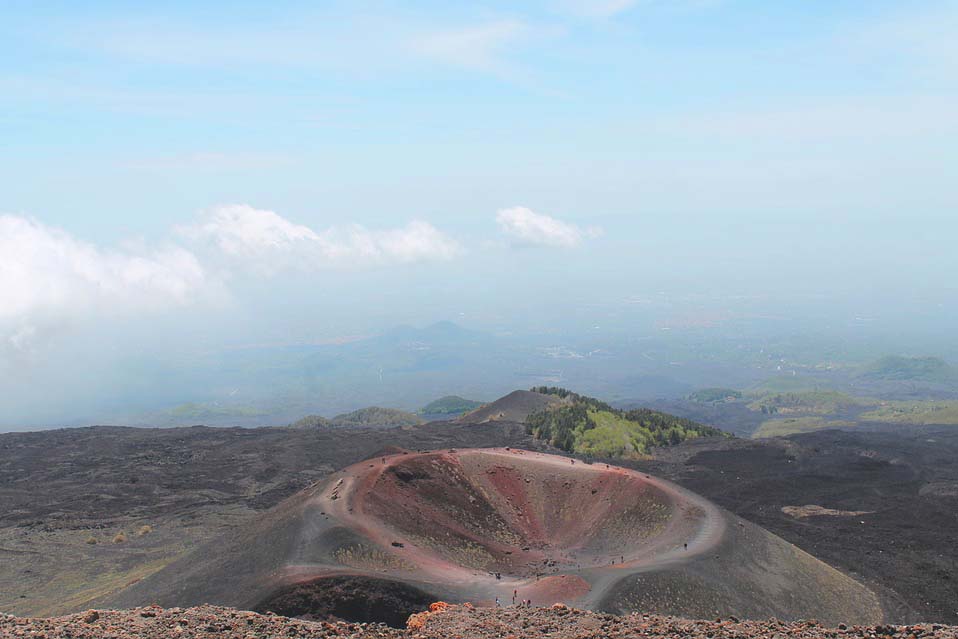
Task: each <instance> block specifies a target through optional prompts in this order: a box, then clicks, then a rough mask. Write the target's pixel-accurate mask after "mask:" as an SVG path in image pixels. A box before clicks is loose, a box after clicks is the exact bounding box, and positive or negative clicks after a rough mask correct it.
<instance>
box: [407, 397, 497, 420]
mask: <svg viewBox="0 0 958 639" xmlns="http://www.w3.org/2000/svg"><path fill="white" fill-rule="evenodd" d="M483 403H484V402H477V401H475V400H472V399H465V398H464V397H459V396H458V395H446V396H445V397H441V398H439V399H437V400H436V401H434V402H430V403H428V404H426V405H425V406H423V407H422V408H421V409H419V414H420V415H461V414H463V413H468V412H469V411H471V410H475V409H477V408H479V407H480V406H482V405H483Z"/></svg>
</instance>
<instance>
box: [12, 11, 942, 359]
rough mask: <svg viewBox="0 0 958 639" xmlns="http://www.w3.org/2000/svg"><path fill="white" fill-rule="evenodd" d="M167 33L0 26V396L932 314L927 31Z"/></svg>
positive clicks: (872, 22) (330, 21)
mask: <svg viewBox="0 0 958 639" xmlns="http://www.w3.org/2000/svg"><path fill="white" fill-rule="evenodd" d="M197 5H198V3H194V2H164V3H150V4H149V5H147V4H144V3H126V2H84V3H76V2H17V1H13V2H4V3H3V5H2V7H0V216H2V217H0V343H2V345H3V346H2V348H0V355H2V357H3V358H4V359H6V360H7V361H8V362H14V363H15V366H13V367H9V366H8V367H6V370H7V374H11V373H10V371H12V370H16V371H17V372H16V373H15V374H16V375H17V376H18V377H20V378H22V377H23V375H25V374H27V373H24V372H23V371H24V370H28V367H27V364H26V363H25V362H30V361H36V360H38V359H39V360H42V361H43V362H44V364H45V365H47V366H49V365H51V361H55V360H56V357H57V356H58V355H57V353H62V352H65V351H63V349H65V348H67V347H69V346H70V345H71V344H75V343H77V342H82V341H84V340H90V339H93V337H92V336H93V335H94V334H95V335H97V336H99V337H97V338H96V339H101V340H107V341H110V340H118V339H119V336H121V335H127V334H135V335H139V336H140V338H142V334H143V331H144V327H148V328H149V331H148V332H149V333H150V334H153V335H156V336H158V337H157V339H159V340H161V341H162V342H163V343H174V342H175V343H176V344H177V345H178V346H181V347H184V348H188V347H189V346H190V345H191V344H199V343H204V344H206V343H209V342H210V341H214V342H215V341H217V340H236V341H248V342H257V341H269V340H283V339H293V340H296V339H319V338H328V337H334V336H338V335H345V334H351V333H368V332H371V331H375V330H379V329H382V328H384V327H387V326H390V325H393V324H396V323H399V322H404V321H411V322H427V321H431V320H436V319H442V318H451V319H457V320H459V321H462V322H463V323H465V324H467V325H474V326H484V327H499V328H502V327H506V326H510V325H513V326H520V327H524V328H539V327H542V326H548V325H549V324H550V323H559V322H571V323H573V324H574V323H576V322H578V323H581V324H582V325H583V326H591V325H592V324H593V323H598V324H601V322H593V321H592V317H591V314H592V313H593V310H592V309H594V308H596V307H595V306H591V305H594V304H597V303H602V304H606V305H612V306H614V305H616V304H625V305H628V304H630V303H634V302H635V300H637V299H638V300H641V299H644V298H647V297H648V296H653V295H657V296H660V298H659V299H661V296H663V295H664V296H665V297H666V298H669V299H675V300H688V299H690V297H691V298H694V299H699V300H704V301H702V302H701V304H702V305H703V307H704V306H707V305H709V304H711V305H712V306H714V307H715V308H719V309H726V310H727V309H729V308H730V307H731V310H732V311H733V312H734V311H735V310H736V308H738V306H739V305H741V304H743V302H741V300H745V299H747V300H751V301H750V302H748V304H747V306H748V312H758V311H760V310H762V309H763V308H764V310H765V311H772V310H774V308H775V307H776V306H777V305H779V304H781V303H782V301H783V300H784V301H787V302H788V303H789V304H790V308H794V307H795V306H800V302H801V300H806V299H807V300H811V301H813V302H815V303H820V302H822V301H824V303H825V304H826V305H827V304H830V303H839V304H842V305H844V306H843V308H852V311H849V312H853V310H854V307H855V306H856V305H859V304H864V305H865V306H868V308H867V309H866V310H864V311H862V312H865V313H875V312H876V309H881V308H882V307H883V306H887V303H886V300H890V301H892V302H893V303H894V305H895V308H893V309H891V310H890V311H889V312H892V313H898V314H899V315H900V314H901V311H902V306H901V305H902V304H907V305H913V307H914V308H916V309H918V310H920V312H921V313H926V314H927V313H936V312H940V311H937V310H936V309H942V308H946V309H954V308H955V306H954V299H955V295H956V292H958V290H956V284H955V274H956V272H958V257H956V255H958V252H956V250H955V238H956V237H958V188H956V185H958V38H956V37H955V33H958V3H956V2H907V3H904V2H890V1H889V2H884V1H871V2H861V1H857V2H846V1H831V0H830V1H821V2H817V1H812V2H806V1H802V2H797V1H796V2H759V1H752V2H745V1H734V0H673V1H667V0H658V1H656V0H633V1H630V0H598V1H596V2H587V1H583V0H555V1H548V0H543V1H541V2H529V3H511V2H510V3H506V2H503V3H494V2H485V3H448V2H416V3H411V2H410V3H400V2H368V3H366V2H343V3H337V2H329V3H314V2H301V3H298V2H276V3H262V2H229V3H225V2H224V3H203V5H202V6H197ZM736 300H739V301H736ZM763 304H765V307H763ZM601 308H604V309H606V310H607V309H608V306H603V307H601ZM743 308H744V306H743ZM809 308H811V306H809ZM816 308H818V307H816ZM603 312H604V311H603ZM104 336H108V337H104ZM159 336H162V337H159ZM201 336H202V338H201ZM140 338H138V339H140ZM191 340H192V341H191ZM58 349H60V350H58ZM38 352H39V353H41V355H37V353H38Z"/></svg>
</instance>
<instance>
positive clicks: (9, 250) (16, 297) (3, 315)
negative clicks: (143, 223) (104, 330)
mask: <svg viewBox="0 0 958 639" xmlns="http://www.w3.org/2000/svg"><path fill="white" fill-rule="evenodd" d="M206 284H207V275H206V272H205V270H204V269H203V267H202V266H201V265H200V263H199V262H198V261H197V259H196V257H195V256H194V255H193V254H192V253H190V252H189V251H186V250H184V249H182V248H178V247H168V248H164V249H159V250H143V251H141V252H139V253H134V252H124V251H117V250H103V249H100V248H97V247H96V246H94V245H92V244H89V243H87V242H83V241H81V240H78V239H76V238H74V237H72V236H71V235H70V234H69V233H67V232H66V231H63V230H61V229H57V228H53V227H50V226H46V225H44V224H42V223H40V222H37V221H35V220H31V219H28V218H25V217H22V216H18V215H0V291H3V295H2V296H0V339H3V342H4V343H3V344H2V347H3V348H13V349H14V350H24V349H26V348H27V347H28V346H29V345H30V343H31V342H32V341H33V340H34V339H35V338H36V336H37V333H38V322H40V323H50V322H56V321H59V320H60V319H62V318H68V317H69V318H78V317H82V316H84V315H114V314H126V313H135V312H139V311H144V310H155V309H158V308H165V307H170V306H176V305H182V304H186V303H188V302H189V301H191V299H192V298H193V297H194V296H195V295H196V294H197V292H198V291H199V290H200V289H201V288H203V287H204V286H205V285H206Z"/></svg>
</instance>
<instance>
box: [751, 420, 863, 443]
mask: <svg viewBox="0 0 958 639" xmlns="http://www.w3.org/2000/svg"><path fill="white" fill-rule="evenodd" d="M854 426H855V422H850V421H846V420H839V419H835V420H831V419H825V418H823V417H784V418H780V419H769V420H766V421H764V422H762V425H761V426H759V427H758V430H756V431H755V432H754V433H752V439H762V438H764V437H783V436H785V435H794V434H796V433H811V432H813V431H816V430H824V429H826V428H852V427H854Z"/></svg>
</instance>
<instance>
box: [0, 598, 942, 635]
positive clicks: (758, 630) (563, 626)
mask: <svg viewBox="0 0 958 639" xmlns="http://www.w3.org/2000/svg"><path fill="white" fill-rule="evenodd" d="M0 637H4V638H6V637H31V638H33V639H59V638H63V639H128V638H133V637H137V638H143V639H159V638H161V637H162V638H167V637H174V638H179V639H213V638H217V639H223V638H230V639H232V638H236V639H267V638H269V639H272V638H285V637H289V638H294V637H295V638H303V639H305V638H317V639H320V638H325V637H329V638H335V637H350V638H354V639H533V638H535V639H542V638H544V637H548V638H550V639H599V638H602V639H616V638H626V637H663V638H668V639H679V638H681V639H697V638H702V639H751V638H762V639H765V638H768V639H790V638H797V639H805V638H816V639H823V638H829V639H841V638H846V637H847V638H849V639H855V638H857V637H863V638H868V639H894V638H901V639H921V638H932V639H937V638H949V639H951V638H958V626H944V625H941V624H931V623H928V624H916V625H911V626H890V625H885V626H844V625H839V627H838V628H825V627H823V626H821V625H819V624H818V623H817V622H815V621H799V622H782V621H777V620H774V619H772V620H765V621H741V620H738V619H736V618H734V617H730V618H725V619H715V620H708V621H694V620H688V619H680V618H677V617H663V616H657V615H642V614H632V615H629V616H623V617H620V616H616V615H609V614H602V613H595V612H589V611H584V610H576V609H573V608H568V607H566V606H564V605H562V604H556V605H555V606H552V607H550V608H474V607H473V606H471V605H469V604H464V605H461V606H452V605H448V604H444V603H441V602H438V603H434V604H432V606H431V607H430V611H429V612H423V613H419V614H416V615H413V616H412V617H410V619H409V623H408V627H407V628H406V629H397V628H390V627H388V626H384V625H381V624H361V623H347V622H341V621H335V622H316V621H301V620H299V619H290V618H287V617H281V616H279V615H274V614H265V615H263V614H257V613H255V612H247V611H241V610H235V609H232V608H219V607H215V606H200V607H197V608H166V609H164V608H159V607H157V606H151V607H147V608H136V609H133V610H88V611H87V612H85V613H80V614H76V615H69V616H65V617H54V618H36V619H31V618H22V617H13V616H9V615H2V614H0Z"/></svg>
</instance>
